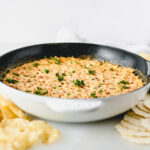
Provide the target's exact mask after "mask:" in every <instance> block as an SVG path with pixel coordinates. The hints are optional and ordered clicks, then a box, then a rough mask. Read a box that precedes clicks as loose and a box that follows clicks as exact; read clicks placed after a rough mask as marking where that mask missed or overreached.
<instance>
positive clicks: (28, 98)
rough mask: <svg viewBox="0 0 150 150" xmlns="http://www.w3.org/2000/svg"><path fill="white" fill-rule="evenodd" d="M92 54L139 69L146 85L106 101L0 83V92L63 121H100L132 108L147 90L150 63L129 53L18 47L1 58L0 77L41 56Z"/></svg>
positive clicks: (90, 47)
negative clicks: (39, 92) (45, 93)
mask: <svg viewBox="0 0 150 150" xmlns="http://www.w3.org/2000/svg"><path fill="white" fill-rule="evenodd" d="M81 55H91V56H92V57H94V58H95V59H98V60H99V61H101V60H103V59H104V60H105V61H108V62H110V63H113V64H118V65H121V66H126V67H132V68H134V69H137V70H139V71H140V72H141V73H142V74H143V76H144V80H146V81H147V83H146V84H145V85H144V86H143V87H142V88H140V89H137V90H134V91H131V92H129V93H125V94H120V95H117V96H110V97H106V98H89V99H67V98H54V97H46V96H39V95H34V94H30V93H26V92H23V91H20V90H17V89H14V88H11V87H9V86H7V85H5V84H4V83H2V82H0V93H1V94H2V95H3V96H4V97H7V98H8V99H11V100H12V101H13V102H14V103H15V104H16V105H18V106H19V107H20V108H21V109H23V110H24V111H26V112H28V113H30V114H32V115H35V116H38V117H41V118H43V119H48V120H54V121H64V122H89V121H96V120H102V119H106V118H110V117H113V116H115V115H118V114H121V113H123V112H125V111H127V110H129V109H131V108H132V107H133V106H134V105H135V104H136V103H137V102H138V101H139V100H141V99H142V98H143V97H144V96H145V94H146V93H147V91H148V89H149V87H150V61H146V60H145V59H143V58H142V57H140V56H138V55H136V54H133V53H131V52H128V51H125V50H122V49H119V48H115V47H110V46H104V45H96V44H85V43H49V44H39V45H33V46H28V47H23V48H19V49H17V50H13V51H10V52H8V53H6V54H4V55H2V56H0V78H1V79H2V78H3V75H4V72H6V71H7V69H8V68H13V67H16V66H18V65H22V64H24V63H26V62H29V61H33V60H37V59H40V58H43V57H44V56H58V57H59V56H64V57H68V56H74V57H79V56H81Z"/></svg>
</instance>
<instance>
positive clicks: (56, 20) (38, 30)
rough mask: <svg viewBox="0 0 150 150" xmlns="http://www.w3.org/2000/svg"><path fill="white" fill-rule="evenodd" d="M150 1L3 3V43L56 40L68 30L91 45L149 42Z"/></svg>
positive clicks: (0, 25)
mask: <svg viewBox="0 0 150 150" xmlns="http://www.w3.org/2000/svg"><path fill="white" fill-rule="evenodd" d="M149 6H150V1H149V0H0V43H1V42H9V43H10V42H11V43H13V42H17V43H18V42H29V43H42V42H49V41H52V42H53V41H55V38H56V33H57V31H58V30H59V29H60V28H62V27H66V28H69V29H71V30H73V31H75V32H76V33H78V34H79V35H81V36H83V37H86V38H87V39H89V41H90V42H98V43H101V41H113V42H119V43H133V44H145V43H149V42H150V19H149V18H150V9H149Z"/></svg>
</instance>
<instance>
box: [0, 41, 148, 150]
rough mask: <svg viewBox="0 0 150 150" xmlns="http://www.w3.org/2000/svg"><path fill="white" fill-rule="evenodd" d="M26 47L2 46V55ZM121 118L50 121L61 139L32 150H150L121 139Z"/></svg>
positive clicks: (0, 48) (15, 45)
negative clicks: (69, 121)
mask: <svg viewBox="0 0 150 150" xmlns="http://www.w3.org/2000/svg"><path fill="white" fill-rule="evenodd" d="M26 45H28V44H27V43H24V44H23V43H22V44H0V54H2V53H4V52H6V51H9V50H12V49H16V48H19V47H22V46H26ZM148 98H149V97H148ZM116 107H117V106H116ZM39 111H40V110H39ZM121 118H122V117H121V116H117V117H115V118H111V119H107V120H104V121H98V122H93V123H74V124H73V123H59V122H53V121H49V123H50V124H51V125H53V126H54V127H56V128H57V129H59V130H60V131H61V135H60V138H59V139H58V140H57V141H56V142H55V143H53V144H51V145H43V144H36V145H34V146H33V147H32V148H30V150H50V149H52V150H100V149H102V150H114V149H116V150H149V148H150V145H136V144H132V143H129V142H127V141H126V140H124V139H122V138H121V137H120V135H119V133H118V132H117V131H116V129H115V125H116V124H117V123H119V121H120V120H121Z"/></svg>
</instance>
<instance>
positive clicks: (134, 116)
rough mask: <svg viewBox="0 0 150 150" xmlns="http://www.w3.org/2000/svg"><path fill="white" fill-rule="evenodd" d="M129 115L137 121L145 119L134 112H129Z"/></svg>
mask: <svg viewBox="0 0 150 150" xmlns="http://www.w3.org/2000/svg"><path fill="white" fill-rule="evenodd" d="M127 115H129V116H130V117H133V118H136V119H144V118H145V117H143V116H140V115H138V114H136V113H135V112H134V111H129V112H128V113H127Z"/></svg>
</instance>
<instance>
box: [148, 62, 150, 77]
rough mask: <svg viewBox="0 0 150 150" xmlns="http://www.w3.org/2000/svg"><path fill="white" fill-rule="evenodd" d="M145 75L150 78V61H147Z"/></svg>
mask: <svg viewBox="0 0 150 150" xmlns="http://www.w3.org/2000/svg"><path fill="white" fill-rule="evenodd" d="M147 66H148V68H147V75H148V76H150V61H148V60H147Z"/></svg>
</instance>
